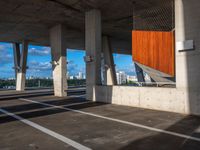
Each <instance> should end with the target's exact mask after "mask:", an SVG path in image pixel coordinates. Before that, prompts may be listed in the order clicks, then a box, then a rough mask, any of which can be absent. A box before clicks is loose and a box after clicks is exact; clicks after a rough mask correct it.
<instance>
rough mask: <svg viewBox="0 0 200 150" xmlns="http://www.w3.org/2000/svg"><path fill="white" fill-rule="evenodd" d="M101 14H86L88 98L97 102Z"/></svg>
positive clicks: (99, 81) (99, 78)
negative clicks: (96, 87) (96, 88)
mask: <svg viewBox="0 0 200 150" xmlns="http://www.w3.org/2000/svg"><path fill="white" fill-rule="evenodd" d="M101 45H102V33H101V12H100V11H99V10H91V11H88V12H86V14H85V49H86V77H87V78H86V98H87V99H88V100H93V101H95V99H96V98H95V85H100V84H101Z"/></svg>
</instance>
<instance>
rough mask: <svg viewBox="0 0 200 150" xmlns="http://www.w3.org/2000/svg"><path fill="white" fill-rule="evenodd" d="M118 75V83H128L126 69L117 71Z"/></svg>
mask: <svg viewBox="0 0 200 150" xmlns="http://www.w3.org/2000/svg"><path fill="white" fill-rule="evenodd" d="M116 75H117V83H118V84H126V74H125V72H124V71H119V72H118V73H116Z"/></svg>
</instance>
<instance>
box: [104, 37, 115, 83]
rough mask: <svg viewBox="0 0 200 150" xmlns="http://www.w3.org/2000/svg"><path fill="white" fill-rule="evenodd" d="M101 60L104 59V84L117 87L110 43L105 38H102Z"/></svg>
mask: <svg viewBox="0 0 200 150" xmlns="http://www.w3.org/2000/svg"><path fill="white" fill-rule="evenodd" d="M103 58H104V84H105V85H117V77H116V71H115V66H114V60H113V55H112V49H111V43H110V40H109V38H108V37H107V36H104V37H103Z"/></svg>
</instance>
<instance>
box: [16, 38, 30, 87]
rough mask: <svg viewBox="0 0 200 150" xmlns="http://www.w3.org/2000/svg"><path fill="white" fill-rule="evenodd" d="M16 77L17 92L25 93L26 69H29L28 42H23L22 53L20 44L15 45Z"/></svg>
mask: <svg viewBox="0 0 200 150" xmlns="http://www.w3.org/2000/svg"><path fill="white" fill-rule="evenodd" d="M13 53H14V64H15V67H14V68H15V76H16V90H17V91H24V90H25V82H26V69H27V54H28V41H23V42H22V50H21V53H20V45H19V43H14V44H13Z"/></svg>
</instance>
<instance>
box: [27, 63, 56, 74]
mask: <svg viewBox="0 0 200 150" xmlns="http://www.w3.org/2000/svg"><path fill="white" fill-rule="evenodd" d="M51 68H52V66H51V64H50V62H37V61H31V62H30V63H29V69H30V70H31V71H35V72H40V71H50V70H51Z"/></svg>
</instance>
